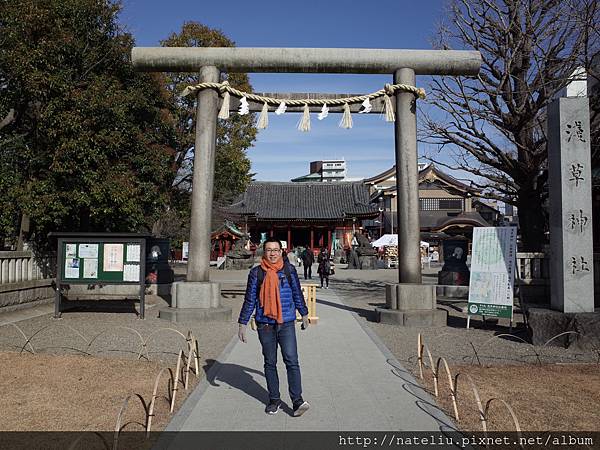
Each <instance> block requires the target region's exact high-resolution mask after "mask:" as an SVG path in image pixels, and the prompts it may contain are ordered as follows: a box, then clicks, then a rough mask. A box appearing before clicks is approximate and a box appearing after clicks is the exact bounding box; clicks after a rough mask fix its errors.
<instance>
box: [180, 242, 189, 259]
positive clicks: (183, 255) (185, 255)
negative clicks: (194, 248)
mask: <svg viewBox="0 0 600 450" xmlns="http://www.w3.org/2000/svg"><path fill="white" fill-rule="evenodd" d="M189 256H190V243H189V242H184V243H183V246H182V249H181V259H182V260H183V261H187V260H188V257H189Z"/></svg>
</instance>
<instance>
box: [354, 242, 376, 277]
mask: <svg viewBox="0 0 600 450" xmlns="http://www.w3.org/2000/svg"><path fill="white" fill-rule="evenodd" d="M354 237H355V238H356V241H357V242H358V247H357V248H356V253H357V255H358V261H359V265H360V267H359V268H360V269H361V270H373V269H377V250H375V249H374V248H373V246H372V245H371V243H370V242H369V239H367V237H366V236H365V235H364V234H360V233H354Z"/></svg>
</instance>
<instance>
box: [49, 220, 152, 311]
mask: <svg viewBox="0 0 600 450" xmlns="http://www.w3.org/2000/svg"><path fill="white" fill-rule="evenodd" d="M48 237H49V238H50V239H54V238H56V239H57V256H58V257H57V268H56V289H55V301H54V317H57V318H58V317H60V316H61V313H62V306H61V305H62V304H63V300H62V297H63V293H62V291H63V288H64V287H65V286H68V285H73V284H87V285H106V284H137V285H139V299H140V317H141V318H142V319H143V318H144V311H145V302H144V299H145V288H146V280H145V276H146V240H147V239H148V238H149V236H148V235H145V234H139V233H102V232H99V233H78V232H72V233H71V232H52V233H49V234H48Z"/></svg>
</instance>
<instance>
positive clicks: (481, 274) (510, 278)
mask: <svg viewBox="0 0 600 450" xmlns="http://www.w3.org/2000/svg"><path fill="white" fill-rule="evenodd" d="M516 255H517V228H516V227H481V228H474V229H473V253H472V255H471V277H470V281H469V304H468V314H469V316H470V315H481V316H488V317H507V318H511V319H512V315H513V286H514V279H515V263H516ZM467 326H468V322H467Z"/></svg>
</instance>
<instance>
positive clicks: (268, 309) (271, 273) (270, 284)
mask: <svg viewBox="0 0 600 450" xmlns="http://www.w3.org/2000/svg"><path fill="white" fill-rule="evenodd" d="M260 267H261V268H262V269H263V270H264V271H265V279H264V280H263V282H262V285H261V287H260V295H259V298H260V307H261V308H262V309H263V311H264V313H265V316H267V317H269V318H271V319H275V320H276V321H277V323H283V313H282V312H281V298H280V296H279V276H278V275H277V272H278V271H280V270H281V269H283V259H281V260H279V262H278V263H275V264H271V263H270V262H269V260H268V259H267V258H265V257H263V259H262V261H261V262H260Z"/></svg>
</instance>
